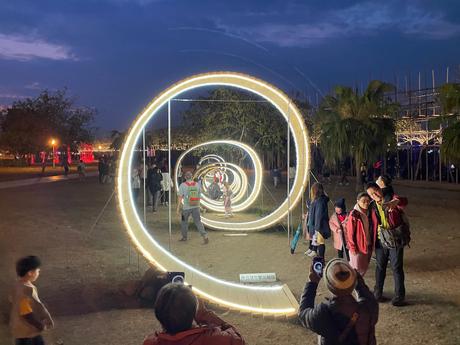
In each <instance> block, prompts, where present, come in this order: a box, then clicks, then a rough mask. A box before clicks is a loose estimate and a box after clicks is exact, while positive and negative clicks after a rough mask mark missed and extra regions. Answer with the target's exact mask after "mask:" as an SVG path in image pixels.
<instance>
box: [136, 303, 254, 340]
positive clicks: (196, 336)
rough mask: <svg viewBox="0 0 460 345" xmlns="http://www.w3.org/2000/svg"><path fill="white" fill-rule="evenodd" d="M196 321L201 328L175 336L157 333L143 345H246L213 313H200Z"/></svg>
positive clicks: (150, 336)
mask: <svg viewBox="0 0 460 345" xmlns="http://www.w3.org/2000/svg"><path fill="white" fill-rule="evenodd" d="M195 319H196V321H197V323H198V324H199V325H201V326H199V327H194V328H191V329H189V330H187V331H184V332H180V333H177V334H175V335H171V334H168V333H164V332H161V333H160V332H155V333H154V334H151V335H149V336H148V337H147V338H146V339H145V340H144V344H143V345H245V342H244V339H243V337H242V336H241V335H240V334H239V333H238V331H237V330H236V329H235V328H234V327H233V326H232V325H230V324H228V323H226V322H225V321H223V320H222V319H220V318H219V317H218V316H217V315H216V314H214V313H213V312H212V311H210V310H204V311H200V312H199V313H198V314H197V315H196V317H195Z"/></svg>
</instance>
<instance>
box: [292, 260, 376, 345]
mask: <svg viewBox="0 0 460 345" xmlns="http://www.w3.org/2000/svg"><path fill="white" fill-rule="evenodd" d="M313 265H314V264H312V265H311V267H310V274H309V279H308V281H307V283H306V285H305V288H304V291H303V293H302V297H301V299H300V307H299V319H300V322H301V323H302V325H303V326H304V327H306V328H308V329H310V330H311V331H313V332H315V333H317V334H318V336H319V342H318V343H319V344H321V345H332V344H334V345H335V344H347V345H355V344H356V345H358V344H359V345H364V344H365V345H375V344H376V339H375V325H376V324H377V321H378V314H379V305H378V303H377V301H376V300H375V297H374V295H373V294H372V292H371V291H370V290H369V288H368V287H367V285H366V283H365V282H364V279H363V278H362V276H361V275H360V274H359V273H358V272H357V271H356V270H355V269H353V268H352V267H351V266H350V264H349V263H348V262H346V261H345V260H343V259H332V260H331V261H329V262H328V264H327V265H326V268H325V269H324V283H325V286H326V288H327V290H328V291H329V292H330V293H331V294H332V298H329V299H327V300H326V301H324V302H321V303H319V304H317V305H315V297H316V290H317V289H318V284H319V282H320V280H321V276H320V275H318V273H317V272H315V270H314V269H313ZM353 291H355V294H356V296H357V297H356V298H355V297H354V296H353V295H352V292H353Z"/></svg>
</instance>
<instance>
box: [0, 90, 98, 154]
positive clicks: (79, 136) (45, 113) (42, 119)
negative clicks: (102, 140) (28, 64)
mask: <svg viewBox="0 0 460 345" xmlns="http://www.w3.org/2000/svg"><path fill="white" fill-rule="evenodd" d="M94 115H95V110H93V109H89V108H86V107H77V106H75V104H74V100H73V99H71V98H70V97H68V96H67V95H66V90H65V89H64V90H58V91H56V92H50V91H47V90H45V91H43V92H41V93H40V94H39V95H38V96H37V97H36V98H27V99H24V100H20V101H17V102H15V103H13V105H11V106H10V107H8V108H7V109H5V110H4V111H3V112H2V116H1V118H0V128H1V132H0V147H2V148H3V149H5V150H8V151H10V152H12V153H15V154H27V153H33V152H37V151H41V150H44V149H45V148H47V147H49V146H50V140H51V138H54V139H55V140H57V143H58V145H69V146H70V147H71V148H72V149H75V148H76V146H77V145H78V144H79V143H80V142H88V141H90V140H92V128H91V127H90V124H91V123H92V121H93V118H94Z"/></svg>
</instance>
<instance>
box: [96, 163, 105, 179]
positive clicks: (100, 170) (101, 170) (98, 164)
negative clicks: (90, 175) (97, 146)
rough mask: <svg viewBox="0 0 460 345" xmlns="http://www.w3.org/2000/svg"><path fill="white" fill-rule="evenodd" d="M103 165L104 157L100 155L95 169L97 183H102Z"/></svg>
mask: <svg viewBox="0 0 460 345" xmlns="http://www.w3.org/2000/svg"><path fill="white" fill-rule="evenodd" d="M104 165H105V157H104V156H102V157H101V158H99V162H98V163H97V171H98V172H99V183H100V184H103V183H104V170H105V168H104Z"/></svg>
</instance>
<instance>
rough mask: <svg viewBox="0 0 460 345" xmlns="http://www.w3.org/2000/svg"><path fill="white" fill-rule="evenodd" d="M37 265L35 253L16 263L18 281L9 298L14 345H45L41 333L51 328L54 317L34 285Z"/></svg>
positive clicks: (38, 268)
mask: <svg viewBox="0 0 460 345" xmlns="http://www.w3.org/2000/svg"><path fill="white" fill-rule="evenodd" d="M40 266H41V262H40V259H39V258H38V257H36V256H27V257H25V258H22V259H20V260H19V261H18V262H17V263H16V273H17V275H18V281H17V282H16V284H15V287H14V290H13V293H12V295H11V297H10V301H11V304H12V307H11V315H10V328H11V333H12V334H13V337H14V339H15V344H16V345H23V344H27V345H44V344H45V342H44V340H43V337H42V336H41V333H42V332H43V331H44V330H47V329H50V328H52V327H53V320H52V319H51V316H50V314H49V312H48V310H47V309H46V308H45V306H44V305H43V304H42V302H41V301H40V299H39V298H38V293H37V288H36V287H35V286H34V285H33V282H35V281H36V280H37V279H38V276H39V275H40Z"/></svg>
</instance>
